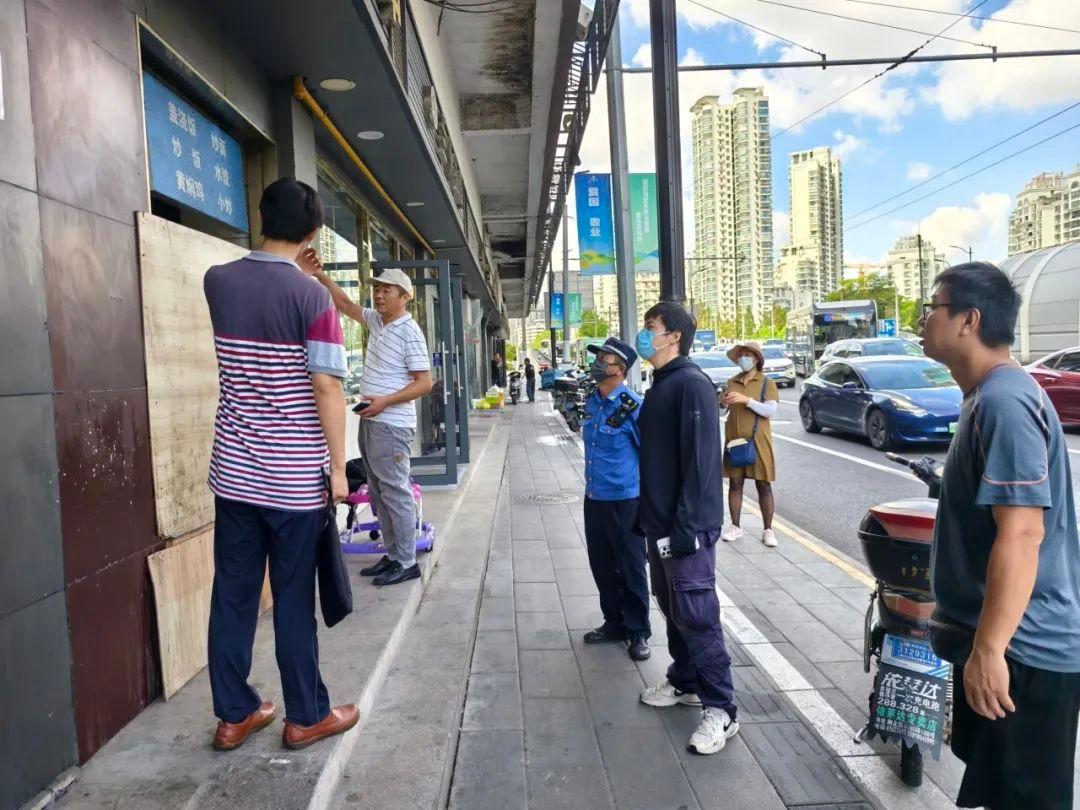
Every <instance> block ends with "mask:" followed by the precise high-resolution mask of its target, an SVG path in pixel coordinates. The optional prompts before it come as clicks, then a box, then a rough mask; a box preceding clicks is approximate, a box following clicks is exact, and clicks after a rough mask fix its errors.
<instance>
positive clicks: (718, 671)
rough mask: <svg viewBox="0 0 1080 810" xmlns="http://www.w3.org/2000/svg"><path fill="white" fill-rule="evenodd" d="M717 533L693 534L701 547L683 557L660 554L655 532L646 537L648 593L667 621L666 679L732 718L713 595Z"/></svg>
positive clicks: (725, 658)
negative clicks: (669, 660)
mask: <svg viewBox="0 0 1080 810" xmlns="http://www.w3.org/2000/svg"><path fill="white" fill-rule="evenodd" d="M719 534H720V532H719V531H718V530H717V531H712V532H707V533H702V534H699V535H698V540H699V542H700V543H701V548H699V549H698V550H697V551H695V552H694V553H693V554H689V555H687V556H685V557H669V558H667V559H666V560H665V559H661V557H660V554H659V552H658V551H657V549H656V540H657V538H655V537H650V538H649V539H648V549H649V576H650V579H651V580H652V592H653V595H654V596H655V597H656V601H657V602H658V603H659V605H660V612H661V613H663V614H664V618H665V619H666V620H667V639H668V652H669V653H670V654H671V661H672V663H671V666H669V667H668V671H667V678H668V682H669V683H670V684H671V685H672V686H674V687H675V688H676V689H678V690H679V691H682V692H693V693H694V694H696V695H697V696H698V697H699V698H700V699H701V703H702V705H703V706H708V707H710V708H714V709H723V710H724V711H726V712H727V713H728V715H729V716H730V717H731V719H732V720H734V719H735V714H736V708H735V699H734V696H735V687H734V686H733V684H732V682H731V657H730V656H729V655H728V651H727V647H726V646H725V645H724V631H723V629H722V628H721V626H720V600H719V599H718V598H717V596H716V540H717V538H718V537H719Z"/></svg>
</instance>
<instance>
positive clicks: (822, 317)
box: [787, 301, 878, 377]
mask: <svg viewBox="0 0 1080 810" xmlns="http://www.w3.org/2000/svg"><path fill="white" fill-rule="evenodd" d="M877 320H878V319H877V304H876V303H875V302H874V301H822V302H819V303H816V304H810V305H809V306H805V307H800V308H799V309H793V310H791V311H790V312H789V313H788V316H787V344H788V349H789V351H790V353H791V361H792V362H793V363H794V364H795V373H796V374H801V375H802V376H804V377H809V376H810V375H811V374H813V373H814V371H815V370H816V369H817V362H818V358H819V357H821V353H822V352H823V351H825V347H826V346H828V345H829V344H830V343H835V342H836V341H838V340H850V339H852V338H872V337H877V330H878V323H877Z"/></svg>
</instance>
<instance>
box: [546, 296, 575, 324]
mask: <svg viewBox="0 0 1080 810" xmlns="http://www.w3.org/2000/svg"><path fill="white" fill-rule="evenodd" d="M568 303H569V305H570V313H569V314H570V325H571V326H581V293H570V300H569V302H568ZM562 313H563V294H562V293H561V292H557V293H553V294H552V296H551V327H550V328H554V329H562V318H563V314H562Z"/></svg>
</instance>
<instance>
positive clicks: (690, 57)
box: [679, 48, 705, 65]
mask: <svg viewBox="0 0 1080 810" xmlns="http://www.w3.org/2000/svg"><path fill="white" fill-rule="evenodd" d="M679 64H680V65H704V64H705V57H704V56H702V55H701V54H700V53H698V51H696V50H695V49H694V48H687V50H686V53H685V54H683V58H682V59H680V60H679Z"/></svg>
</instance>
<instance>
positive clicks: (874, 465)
mask: <svg viewBox="0 0 1080 810" xmlns="http://www.w3.org/2000/svg"><path fill="white" fill-rule="evenodd" d="M772 436H773V438H774V439H780V440H781V441H785V442H791V443H792V444H797V445H799V446H800V447H808V448H809V449H811V450H817V451H818V452H819V453H825V454H827V455H830V456H836V457H837V458H842V459H844V460H845V461H853V462H855V463H856V464H862V465H863V466H864V467H869V468H870V469H872V470H880V471H881V472H885V473H888V474H889V475H898V476H900V477H901V478H903V479H904V480H906V481H915V480H916V479H915V478H913V477H912V475H911V473H906V472H901V471H900V469H899V468H898V467H886V466H885V465H884V464H878V463H877V462H874V461H867V460H866V459H863V458H859V457H858V456H853V455H850V454H848V453H841V452H840V451H839V450H830V449H829V448H827V447H821V446H820V445H817V444H811V443H810V442H804V441H803V440H802V439H794V438H792V437H791V436H785V435H784V434H783V433H774V434H773V435H772Z"/></svg>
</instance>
